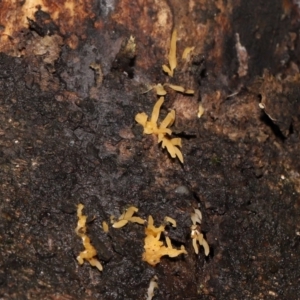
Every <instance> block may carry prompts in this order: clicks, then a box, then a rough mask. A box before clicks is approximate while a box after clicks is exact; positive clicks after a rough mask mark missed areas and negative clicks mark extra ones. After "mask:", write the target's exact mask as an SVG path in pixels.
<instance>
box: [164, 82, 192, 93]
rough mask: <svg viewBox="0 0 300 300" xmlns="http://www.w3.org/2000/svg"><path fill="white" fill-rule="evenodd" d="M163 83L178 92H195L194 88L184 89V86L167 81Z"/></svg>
mask: <svg viewBox="0 0 300 300" xmlns="http://www.w3.org/2000/svg"><path fill="white" fill-rule="evenodd" d="M164 85H165V86H168V87H169V88H171V89H172V90H174V91H176V92H179V93H183V94H188V95H193V94H194V93H195V92H194V90H191V89H185V88H184V87H182V86H180V85H175V84H169V83H165V84H164Z"/></svg>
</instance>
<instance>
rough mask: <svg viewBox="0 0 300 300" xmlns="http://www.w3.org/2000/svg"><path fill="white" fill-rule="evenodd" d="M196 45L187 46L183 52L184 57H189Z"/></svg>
mask: <svg viewBox="0 0 300 300" xmlns="http://www.w3.org/2000/svg"><path fill="white" fill-rule="evenodd" d="M194 49H195V47H186V48H185V49H184V50H183V53H182V59H187V58H188V56H189V54H190V53H191V52H192V51H194Z"/></svg>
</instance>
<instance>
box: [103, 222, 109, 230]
mask: <svg viewBox="0 0 300 300" xmlns="http://www.w3.org/2000/svg"><path fill="white" fill-rule="evenodd" d="M102 228H103V231H104V232H106V233H107V232H109V227H108V224H107V223H106V222H105V221H103V222H102Z"/></svg>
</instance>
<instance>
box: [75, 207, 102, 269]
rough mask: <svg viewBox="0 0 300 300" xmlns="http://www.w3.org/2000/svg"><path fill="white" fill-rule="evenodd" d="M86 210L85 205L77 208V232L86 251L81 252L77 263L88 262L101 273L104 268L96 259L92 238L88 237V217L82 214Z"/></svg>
mask: <svg viewBox="0 0 300 300" xmlns="http://www.w3.org/2000/svg"><path fill="white" fill-rule="evenodd" d="M83 208H84V205H83V204H78V206H77V217H78V223H77V227H76V229H75V232H76V233H77V235H78V236H80V237H81V239H82V243H83V246H84V248H85V250H83V251H81V252H80V253H79V255H78V256H77V261H78V263H79V264H80V265H82V264H83V263H84V260H86V261H88V262H89V263H90V265H91V266H93V267H96V268H97V269H98V270H99V271H102V270H103V267H102V265H101V263H100V262H99V260H98V259H97V258H95V257H96V255H97V251H96V249H95V247H94V246H93V245H92V244H91V240H90V238H89V237H88V236H87V235H86V231H87V230H86V219H87V216H85V215H83V214H82V210H83Z"/></svg>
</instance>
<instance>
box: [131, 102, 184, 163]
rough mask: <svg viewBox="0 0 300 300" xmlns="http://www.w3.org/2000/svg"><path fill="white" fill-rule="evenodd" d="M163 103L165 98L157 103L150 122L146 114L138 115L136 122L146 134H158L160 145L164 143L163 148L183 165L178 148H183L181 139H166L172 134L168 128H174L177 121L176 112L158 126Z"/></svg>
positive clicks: (173, 111)
mask: <svg viewBox="0 0 300 300" xmlns="http://www.w3.org/2000/svg"><path fill="white" fill-rule="evenodd" d="M163 102H164V97H160V98H159V99H158V101H157V102H156V103H155V105H154V107H153V111H152V115H151V119H150V121H148V116H147V114H146V113H144V112H143V113H139V114H137V115H136V116H135V120H136V122H137V123H139V124H140V125H142V126H143V127H144V133H145V134H156V135H157V136H158V143H160V142H162V148H167V151H168V152H169V154H170V155H171V157H172V158H175V157H176V156H177V157H178V159H179V160H180V162H181V163H183V155H182V153H181V151H180V149H179V148H178V147H181V139H180V138H173V139H170V138H168V137H166V135H171V134H172V130H171V129H170V128H167V127H169V126H172V125H173V123H174V121H175V110H171V111H170V112H169V113H168V114H167V116H166V117H165V118H164V120H163V121H162V122H161V124H160V125H159V126H158V125H157V120H158V117H159V113H160V108H161V106H162V104H163Z"/></svg>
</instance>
